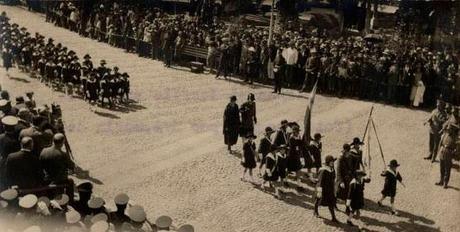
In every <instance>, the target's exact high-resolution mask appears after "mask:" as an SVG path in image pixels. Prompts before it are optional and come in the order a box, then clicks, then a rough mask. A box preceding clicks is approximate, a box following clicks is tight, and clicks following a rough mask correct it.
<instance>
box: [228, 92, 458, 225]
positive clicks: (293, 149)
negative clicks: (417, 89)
mask: <svg viewBox="0 0 460 232" xmlns="http://www.w3.org/2000/svg"><path fill="white" fill-rule="evenodd" d="M459 110H460V107H458V106H457V107H455V106H452V105H450V104H449V105H447V104H446V103H445V102H444V101H442V100H438V101H437V109H435V110H434V111H433V112H432V114H431V115H430V118H429V119H428V120H427V122H426V123H427V124H429V126H430V144H429V145H430V146H429V147H430V150H429V151H430V155H429V156H428V157H426V159H430V160H432V162H435V160H436V157H437V156H438V157H439V163H440V181H439V182H437V183H436V185H440V186H443V187H444V189H447V188H449V179H450V172H451V168H452V163H453V159H454V158H455V157H456V156H457V158H458V156H459V152H460V149H459V147H460V136H459V129H460V114H459ZM256 124H257V114H256V102H255V96H254V94H249V95H248V98H247V101H246V102H244V103H243V104H242V105H241V107H239V106H238V104H237V98H236V97H235V96H232V97H231V98H230V103H228V105H227V106H226V108H225V111H224V118H223V134H224V141H225V144H226V145H227V149H228V151H229V152H230V153H231V154H233V153H235V151H233V150H232V146H233V145H235V144H237V141H238V138H239V137H241V139H242V143H243V146H242V147H243V152H242V155H241V165H242V166H243V170H244V171H243V176H242V177H241V180H242V181H247V180H248V179H247V173H249V177H250V179H249V181H251V182H252V183H254V184H258V182H256V181H255V180H254V177H253V169H255V168H257V169H258V173H259V177H261V178H262V179H263V182H262V184H261V186H260V187H261V189H263V190H264V191H267V192H271V190H269V189H268V188H267V186H266V185H267V183H268V185H269V187H270V188H274V191H273V193H274V195H275V197H276V198H278V199H283V198H284V195H285V193H284V192H285V190H287V189H288V188H295V189H296V191H298V192H299V191H300V192H301V191H302V189H303V187H301V186H302V185H301V183H302V179H303V180H304V181H307V182H308V183H310V184H311V185H313V186H314V187H315V196H313V198H315V199H316V200H315V208H314V215H315V216H317V217H318V216H319V212H318V208H319V206H327V207H328V208H329V211H330V213H331V216H332V221H333V222H334V223H339V222H338V221H337V219H336V216H335V210H336V209H338V208H337V200H342V201H343V203H345V206H346V208H345V213H346V214H347V215H348V219H347V224H349V225H351V226H354V224H353V221H352V220H353V217H354V216H356V217H359V216H360V209H362V208H363V207H364V189H365V188H364V187H365V183H369V182H370V178H368V177H366V175H367V174H366V167H369V166H370V164H369V163H367V162H365V160H366V159H365V157H363V151H362V149H361V147H362V145H364V142H363V141H361V139H360V138H358V137H355V138H354V139H353V140H352V142H351V143H346V144H344V145H343V150H342V154H341V155H340V157H338V158H335V157H333V156H331V155H327V156H325V157H324V155H323V151H322V147H323V145H322V142H321V139H322V137H323V136H322V135H321V134H320V133H316V134H314V136H313V138H309V139H306V137H307V136H308V137H309V135H306V134H304V135H302V134H301V133H300V132H301V129H300V126H299V124H298V123H296V122H289V121H287V120H283V121H281V125H280V127H279V129H278V130H274V129H272V128H271V127H267V128H265V133H264V134H263V137H262V138H261V139H260V142H259V146H257V145H256V143H255V139H256V138H257V136H256V135H255V134H254V127H255V125H256ZM308 137H307V138H308ZM382 156H383V154H382ZM336 160H337V162H336ZM367 160H368V162H369V159H367ZM398 166H399V164H398V162H397V161H396V160H391V161H390V162H389V164H388V169H387V170H384V171H383V172H382V173H381V176H382V177H384V178H385V184H384V186H383V190H382V191H381V198H380V199H379V200H378V201H377V204H378V206H380V207H383V200H385V198H387V197H389V198H390V203H391V211H390V212H391V214H397V211H396V208H395V196H396V191H397V182H400V183H401V184H402V185H404V184H403V183H402V177H401V175H400V174H399V172H398V171H397V167H398ZM302 170H303V171H306V172H307V173H306V175H304V174H303V172H301V171H302ZM291 174H292V177H293V179H294V181H293V182H294V183H293V182H292V181H291V182H287V180H288V176H289V175H291Z"/></svg>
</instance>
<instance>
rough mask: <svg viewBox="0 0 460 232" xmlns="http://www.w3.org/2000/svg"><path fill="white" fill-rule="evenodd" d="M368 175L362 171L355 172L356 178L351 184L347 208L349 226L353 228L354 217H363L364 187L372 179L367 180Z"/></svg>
mask: <svg viewBox="0 0 460 232" xmlns="http://www.w3.org/2000/svg"><path fill="white" fill-rule="evenodd" d="M365 176H366V173H365V172H364V171H362V170H358V171H356V172H355V178H353V180H352V181H351V182H350V187H349V190H348V197H347V201H346V206H347V210H346V212H347V214H348V219H347V224H348V225H351V226H353V222H352V219H353V215H356V216H357V217H359V216H360V215H361V212H360V209H362V208H363V207H364V185H365V183H369V182H370V181H371V179H369V178H365Z"/></svg>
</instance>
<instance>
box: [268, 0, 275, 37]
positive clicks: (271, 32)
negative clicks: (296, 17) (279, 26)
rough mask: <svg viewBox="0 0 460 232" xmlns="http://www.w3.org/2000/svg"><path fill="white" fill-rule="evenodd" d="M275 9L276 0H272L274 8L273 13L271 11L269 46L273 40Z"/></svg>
mask: <svg viewBox="0 0 460 232" xmlns="http://www.w3.org/2000/svg"><path fill="white" fill-rule="evenodd" d="M274 11H275V0H272V9H271V13H270V29H269V31H268V46H270V45H271V44H272V40H273V26H274V25H273V24H274V22H273V21H274V20H273V17H274V16H273V14H274Z"/></svg>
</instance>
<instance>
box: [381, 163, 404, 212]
mask: <svg viewBox="0 0 460 232" xmlns="http://www.w3.org/2000/svg"><path fill="white" fill-rule="evenodd" d="M398 167H399V164H398V161H396V160H391V161H390V164H389V165H388V169H387V170H386V171H383V172H382V174H381V176H383V177H385V184H384V186H383V190H382V192H381V193H382V198H381V199H380V200H379V201H378V202H377V203H378V204H379V206H381V207H382V201H383V200H385V198H386V197H390V202H391V214H396V213H397V212H396V210H395V205H394V203H395V196H396V186H397V183H398V181H399V182H401V183H402V177H401V175H400V174H399V172H398V171H397V168H398Z"/></svg>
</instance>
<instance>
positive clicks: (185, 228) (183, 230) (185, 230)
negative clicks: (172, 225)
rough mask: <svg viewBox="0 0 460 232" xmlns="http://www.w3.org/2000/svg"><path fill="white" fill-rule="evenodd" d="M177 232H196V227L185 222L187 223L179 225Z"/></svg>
mask: <svg viewBox="0 0 460 232" xmlns="http://www.w3.org/2000/svg"><path fill="white" fill-rule="evenodd" d="M177 232H195V229H194V228H193V226H192V225H189V224H185V225H182V226H181V227H179V229H178V230H177Z"/></svg>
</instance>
